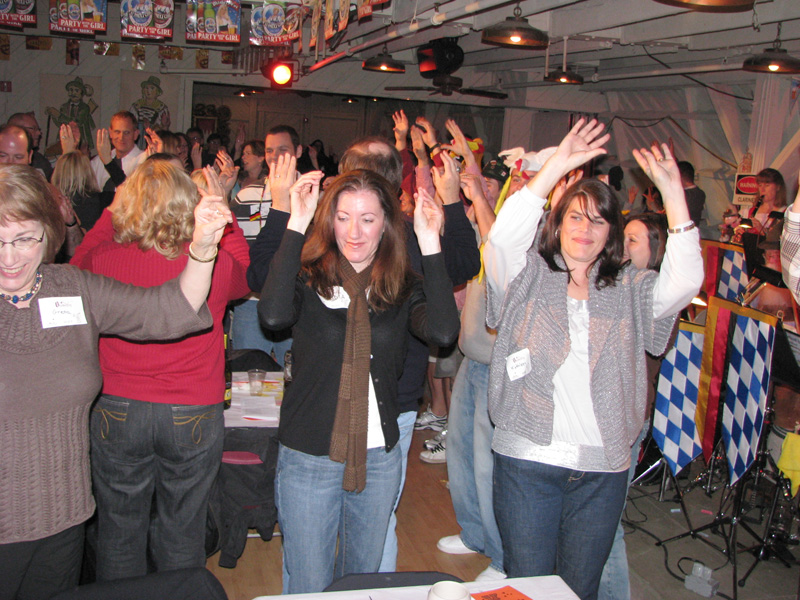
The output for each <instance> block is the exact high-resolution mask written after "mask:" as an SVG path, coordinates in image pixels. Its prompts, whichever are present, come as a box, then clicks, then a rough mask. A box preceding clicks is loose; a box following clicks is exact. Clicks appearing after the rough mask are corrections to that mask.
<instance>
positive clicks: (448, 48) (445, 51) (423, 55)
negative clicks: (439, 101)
mask: <svg viewBox="0 0 800 600" xmlns="http://www.w3.org/2000/svg"><path fill="white" fill-rule="evenodd" d="M417 60H418V62H419V74H420V75H421V76H422V77H424V78H425V79H430V80H431V83H432V84H433V85H432V86H402V85H401V86H387V87H385V88H384V89H385V90H386V91H387V92H425V91H429V92H431V95H434V94H441V95H442V96H452V95H453V92H455V93H457V94H468V95H470V96H481V97H483V98H493V99H497V100H505V99H506V98H508V94H506V93H503V92H493V91H491V90H476V89H473V88H465V87H462V86H463V85H464V80H463V79H461V78H460V77H455V76H454V75H453V73H454V72H455V71H457V70H458V69H459V67H461V65H462V64H463V63H464V51H463V50H462V49H461V48H460V47H459V46H458V43H457V42H456V40H455V38H440V39H437V40H432V41H430V42H428V43H427V44H424V45H423V46H420V47H419V48H417Z"/></svg>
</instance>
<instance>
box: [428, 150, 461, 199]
mask: <svg viewBox="0 0 800 600" xmlns="http://www.w3.org/2000/svg"><path fill="white" fill-rule="evenodd" d="M442 164H443V166H442V168H441V169H438V168H434V169H432V171H431V175H432V176H433V186H434V187H435V188H436V195H437V196H438V197H439V199H440V200H441V201H442V204H455V203H456V202H458V201H459V197H458V191H459V189H460V188H461V181H460V180H459V176H458V165H457V164H456V160H455V159H454V158H453V157H452V156H450V155H449V154H448V153H447V152H442Z"/></svg>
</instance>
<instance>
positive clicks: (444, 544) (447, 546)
mask: <svg viewBox="0 0 800 600" xmlns="http://www.w3.org/2000/svg"><path fill="white" fill-rule="evenodd" d="M436 547H437V548H438V549H439V550H441V551H442V552H446V553H447V554H477V552H476V551H475V550H473V549H472V548H467V546H466V544H464V542H463V541H461V535H460V534H456V535H446V536H444V537H443V538H441V539H440V540H439V541H438V542H436Z"/></svg>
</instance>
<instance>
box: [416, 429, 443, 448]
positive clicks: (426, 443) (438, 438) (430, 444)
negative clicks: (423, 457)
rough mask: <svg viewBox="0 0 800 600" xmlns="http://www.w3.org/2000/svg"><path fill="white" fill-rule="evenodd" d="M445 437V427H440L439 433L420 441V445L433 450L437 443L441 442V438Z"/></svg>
mask: <svg viewBox="0 0 800 600" xmlns="http://www.w3.org/2000/svg"><path fill="white" fill-rule="evenodd" d="M446 437H447V429H442V430H441V431H440V432H439V433H437V434H436V435H435V436H433V437H432V438H431V439H429V440H425V441H424V442H422V445H423V446H425V449H426V450H433V449H434V448H435V447H436V445H437V444H441V443H442V440H443V439H444V438H446Z"/></svg>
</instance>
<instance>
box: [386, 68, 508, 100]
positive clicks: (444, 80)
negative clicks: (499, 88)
mask: <svg viewBox="0 0 800 600" xmlns="http://www.w3.org/2000/svg"><path fill="white" fill-rule="evenodd" d="M432 83H433V86H427V87H425V86H413V85H412V86H407V85H395V86H387V87H385V88H384V89H385V90H386V91H387V92H424V91H430V92H431V96H433V95H434V94H441V95H442V96H452V95H453V92H456V93H457V94H468V95H470V96H481V97H483V98H493V99H497V100H505V99H506V98H508V94H505V93H503V92H492V91H490V90H476V89H472V88H465V87H461V86H462V85H463V83H464V80H463V79H461V78H460V77H455V76H453V75H444V74H442V75H436V76H435V77H434V78H433V82H432Z"/></svg>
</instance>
